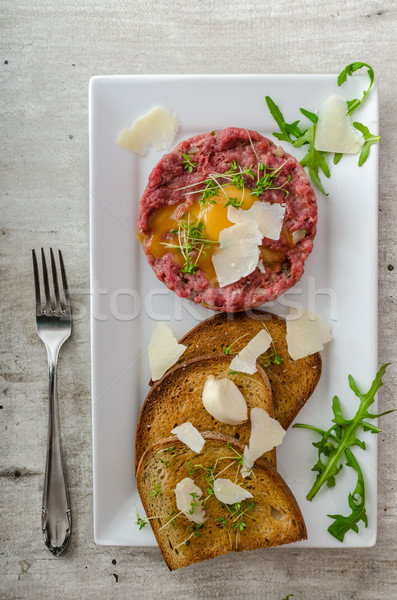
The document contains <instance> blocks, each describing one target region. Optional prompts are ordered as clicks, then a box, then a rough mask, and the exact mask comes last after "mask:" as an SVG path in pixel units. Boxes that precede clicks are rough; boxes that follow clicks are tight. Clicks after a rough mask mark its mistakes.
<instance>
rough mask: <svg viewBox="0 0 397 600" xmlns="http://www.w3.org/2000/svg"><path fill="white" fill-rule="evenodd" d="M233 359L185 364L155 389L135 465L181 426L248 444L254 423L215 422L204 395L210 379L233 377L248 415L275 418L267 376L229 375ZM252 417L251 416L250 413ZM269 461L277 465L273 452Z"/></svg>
mask: <svg viewBox="0 0 397 600" xmlns="http://www.w3.org/2000/svg"><path fill="white" fill-rule="evenodd" d="M229 371H230V357H228V356H225V355H224V354H218V355H216V354H212V355H211V356H207V357H199V358H194V359H192V360H189V361H187V362H184V363H183V364H181V365H179V366H177V367H174V368H173V369H171V370H170V371H168V373H167V374H166V375H165V376H164V377H163V378H162V379H160V381H158V382H157V383H155V385H153V387H152V389H151V390H150V392H149V394H148V395H147V397H146V400H145V402H144V405H143V407H142V410H141V414H140V416H139V420H138V424H137V429H136V437H135V465H136V466H138V462H139V460H140V458H141V456H142V454H143V453H144V451H145V450H146V449H147V448H149V446H151V445H152V444H154V443H155V442H157V441H158V440H159V439H161V438H164V437H167V436H168V435H171V430H172V429H173V428H174V427H176V426H177V425H181V424H182V423H185V422H186V421H190V422H191V423H192V425H194V426H195V427H196V428H197V429H198V430H199V431H207V430H208V431H216V432H219V433H224V434H226V435H230V436H231V437H237V438H238V439H240V440H241V441H242V442H243V443H244V444H248V442H249V437H250V431H251V426H250V420H249V419H248V421H246V422H245V423H242V424H241V425H226V424H225V423H221V422H220V421H218V420H217V419H214V417H212V416H211V415H210V414H209V413H208V412H207V410H206V409H205V408H204V405H203V402H202V392H203V388H204V384H205V381H206V379H207V377H208V376H209V375H214V377H216V378H221V377H229V378H230V379H231V380H232V381H233V382H234V383H235V384H236V385H237V387H238V388H239V389H240V391H241V393H242V394H243V396H244V398H245V401H246V403H247V407H248V411H250V410H251V408H254V407H262V408H264V409H265V410H266V412H267V413H268V414H269V415H270V416H271V417H273V416H274V411H273V400H272V391H271V388H270V384H269V380H268V378H267V375H266V374H265V372H264V371H263V369H262V368H261V367H259V368H258V371H257V373H255V374H254V375H244V374H240V373H239V374H237V375H229ZM248 414H249V412H248ZM265 457H266V458H267V459H268V460H270V461H271V462H272V463H273V464H274V465H275V463H276V454H275V450H274V449H273V450H272V451H271V452H268V453H266V455H265Z"/></svg>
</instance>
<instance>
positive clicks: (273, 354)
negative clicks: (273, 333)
mask: <svg viewBox="0 0 397 600" xmlns="http://www.w3.org/2000/svg"><path fill="white" fill-rule="evenodd" d="M262 360H263V361H264V363H263V366H264V367H270V365H271V364H274V365H280V364H281V363H282V362H283V357H282V356H280V354H277V351H276V346H275V344H274V342H272V344H271V347H270V350H268V351H267V352H266V354H264V355H263V356H262Z"/></svg>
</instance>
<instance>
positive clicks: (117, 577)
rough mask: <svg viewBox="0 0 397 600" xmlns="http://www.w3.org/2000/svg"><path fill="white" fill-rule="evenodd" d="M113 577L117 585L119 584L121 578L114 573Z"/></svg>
mask: <svg viewBox="0 0 397 600" xmlns="http://www.w3.org/2000/svg"><path fill="white" fill-rule="evenodd" d="M113 577H114V578H115V580H116V583H118V582H119V576H118V575H117V573H113Z"/></svg>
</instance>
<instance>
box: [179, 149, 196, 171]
mask: <svg viewBox="0 0 397 600" xmlns="http://www.w3.org/2000/svg"><path fill="white" fill-rule="evenodd" d="M182 158H183V159H184V160H183V161H182V164H183V168H184V169H186V171H188V172H189V173H192V172H193V169H194V168H195V167H197V163H195V162H192V155H191V154H186V152H182Z"/></svg>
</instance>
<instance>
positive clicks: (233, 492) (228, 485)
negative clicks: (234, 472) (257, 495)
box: [214, 477, 253, 504]
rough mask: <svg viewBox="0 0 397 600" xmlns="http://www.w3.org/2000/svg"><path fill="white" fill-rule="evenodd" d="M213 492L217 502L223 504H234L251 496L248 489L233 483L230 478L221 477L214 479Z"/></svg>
mask: <svg viewBox="0 0 397 600" xmlns="http://www.w3.org/2000/svg"><path fill="white" fill-rule="evenodd" d="M214 494H215V496H216V498H217V499H218V500H219V502H223V504H235V503H236V502H242V501H243V500H246V499H247V498H253V496H252V494H251V493H250V492H249V491H248V490H245V489H244V488H242V487H241V486H240V485H237V484H236V483H233V482H232V481H230V479H222V478H220V477H218V478H217V479H215V481H214Z"/></svg>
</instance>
